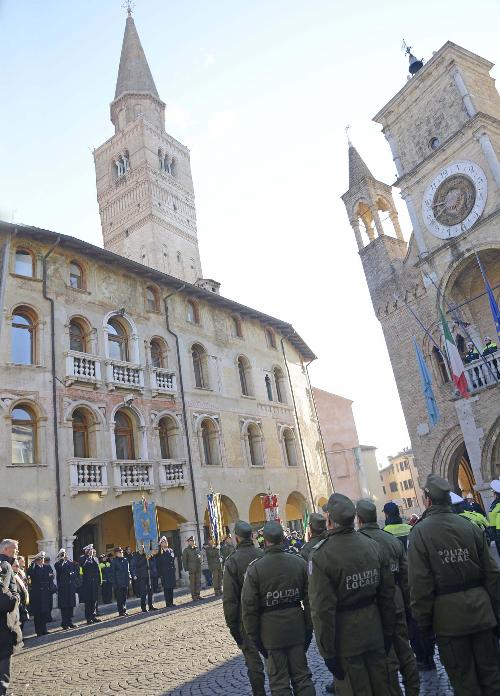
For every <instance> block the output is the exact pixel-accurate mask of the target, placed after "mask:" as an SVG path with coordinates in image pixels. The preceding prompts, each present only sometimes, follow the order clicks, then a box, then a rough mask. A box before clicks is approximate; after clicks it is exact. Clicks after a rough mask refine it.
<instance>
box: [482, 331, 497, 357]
mask: <svg viewBox="0 0 500 696" xmlns="http://www.w3.org/2000/svg"><path fill="white" fill-rule="evenodd" d="M497 350H498V346H497V344H496V343H495V342H494V341H492V340H491V338H490V337H489V336H485V337H484V349H483V355H491V354H492V353H496V352H497Z"/></svg>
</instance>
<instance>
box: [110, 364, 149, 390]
mask: <svg viewBox="0 0 500 696" xmlns="http://www.w3.org/2000/svg"><path fill="white" fill-rule="evenodd" d="M105 368H106V386H107V387H108V389H110V390H113V389H117V388H122V389H134V390H135V389H136V390H138V391H141V392H142V391H144V370H143V368H142V367H141V365H138V364H134V363H129V362H124V361H122V360H113V359H111V358H107V359H106V360H105Z"/></svg>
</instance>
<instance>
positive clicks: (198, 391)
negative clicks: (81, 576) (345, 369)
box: [0, 16, 331, 556]
mask: <svg viewBox="0 0 500 696" xmlns="http://www.w3.org/2000/svg"><path fill="white" fill-rule="evenodd" d="M163 113H164V104H163V102H161V100H160V99H159V97H158V94H157V92H156V88H155V86H154V82H153V78H152V76H151V72H150V70H149V67H148V65H147V61H146V58H145V55H144V51H143V50H142V47H141V45H140V41H139V37H138V35H137V31H136V29H135V26H134V22H133V19H132V17H130V16H129V17H128V19H127V25H126V30H125V36H124V42H123V48H122V55H121V60H120V68H119V75H118V81H117V91H116V95H115V99H114V101H113V102H112V104H111V118H112V121H113V123H114V125H115V130H116V133H115V135H114V136H113V137H112V138H111V139H110V140H109V141H107V143H105V144H104V145H103V146H102V147H100V148H98V149H97V150H96V151H95V164H96V179H97V192H98V202H99V207H100V212H101V220H102V228H103V237H104V247H105V248H104V249H101V248H98V247H95V246H93V245H91V244H88V243H87V242H84V241H81V240H78V239H76V238H74V237H71V236H68V235H64V234H57V233H55V232H52V231H48V230H43V229H39V228H36V227H29V226H26V225H13V224H8V223H0V306H1V307H2V313H1V315H0V412H1V415H2V417H1V418H0V442H1V443H2V447H1V448H0V471H1V477H2V482H3V485H2V489H1V491H0V513H1V519H2V535H3V536H10V537H14V538H19V539H20V541H21V550H22V552H23V553H25V554H27V555H30V554H33V553H35V552H36V551H37V550H38V549H43V550H45V551H47V552H48V554H49V555H50V556H53V555H54V553H55V551H56V549H57V548H58V547H59V546H61V545H62V546H64V547H65V548H66V549H67V550H68V553H69V555H70V556H71V555H72V554H73V552H75V553H78V552H79V551H80V549H81V548H82V546H83V545H85V544H86V543H89V542H93V543H94V544H95V546H96V547H97V548H98V549H99V550H100V551H105V550H106V549H108V548H110V547H113V546H114V545H116V544H122V545H126V544H130V545H133V544H134V535H133V525H132V514H131V504H132V502H133V501H135V500H140V499H141V497H142V496H144V497H145V498H146V500H148V501H154V502H155V503H156V505H157V509H158V524H159V531H160V532H161V533H165V534H166V535H167V536H168V537H170V539H171V542H172V544H173V546H174V548H175V549H176V551H177V552H178V554H179V553H180V549H181V547H182V546H183V545H184V543H185V539H186V538H187V537H188V536H190V535H191V534H193V533H194V534H195V536H197V537H198V539H199V540H203V536H204V534H205V533H206V529H207V524H208V517H207V510H206V508H207V505H206V503H207V499H206V496H207V493H208V492H209V491H210V490H213V491H215V492H217V493H221V494H222V510H223V520H224V524H225V525H226V526H227V527H228V528H229V529H231V528H232V525H233V524H234V522H235V521H236V519H238V518H239V517H241V518H244V519H249V520H250V521H251V522H252V523H253V524H255V525H257V524H259V523H261V522H262V521H263V520H264V512H263V507H262V496H263V495H264V494H266V493H268V492H269V491H272V492H273V493H276V494H278V496H279V502H280V508H281V516H282V518H283V519H284V520H286V521H288V522H293V521H294V520H295V521H297V520H301V519H302V517H303V514H304V511H305V509H306V508H308V509H309V510H312V509H316V508H317V506H318V505H319V504H320V502H322V501H323V500H324V499H325V498H327V497H328V495H329V494H330V493H331V487H330V485H329V481H328V478H327V475H326V473H327V472H326V461H325V456H324V451H323V449H322V446H321V438H320V434H319V431H318V427H317V419H316V415H315V412H314V402H313V399H312V395H311V388H310V384H309V378H308V374H307V364H308V363H309V362H310V361H311V360H313V359H314V358H315V356H314V354H313V353H312V351H311V349H310V348H309V347H308V346H307V345H306V344H305V343H304V341H303V340H302V339H301V338H300V337H299V336H298V335H297V333H296V332H295V330H294V329H293V327H292V326H290V325H289V324H287V323H286V322H283V321H281V320H279V319H276V318H273V317H270V316H268V315H266V314H264V313H262V312H260V311H258V310H255V309H251V308H248V307H245V306H242V305H240V304H238V303H236V302H234V301H232V300H229V299H226V298H224V297H222V296H221V295H220V294H219V284H218V283H216V282H215V281H212V280H210V279H203V278H202V276H201V264H200V259H199V252H198V245H197V237H196V225H195V214H194V198H193V186H192V180H191V175H190V169H189V153H188V151H187V149H186V148H185V147H184V146H183V145H181V144H180V143H178V142H177V141H175V140H174V139H173V138H171V136H169V135H168V134H167V133H166V132H165V130H164V122H163Z"/></svg>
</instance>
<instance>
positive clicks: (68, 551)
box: [58, 536, 76, 561]
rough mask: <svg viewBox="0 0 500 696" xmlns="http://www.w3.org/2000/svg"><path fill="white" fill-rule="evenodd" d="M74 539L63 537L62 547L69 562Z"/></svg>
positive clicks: (74, 537) (73, 537) (71, 556)
mask: <svg viewBox="0 0 500 696" xmlns="http://www.w3.org/2000/svg"><path fill="white" fill-rule="evenodd" d="M75 539H76V536H63V547H64V548H65V549H66V555H67V557H68V558H69V560H70V561H72V560H73V542H74V541H75ZM58 551H59V549H58Z"/></svg>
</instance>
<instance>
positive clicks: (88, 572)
mask: <svg viewBox="0 0 500 696" xmlns="http://www.w3.org/2000/svg"><path fill="white" fill-rule="evenodd" d="M79 564H80V575H81V576H82V585H81V587H80V588H79V590H78V596H79V598H80V601H81V602H97V597H98V592H99V586H100V584H101V582H102V577H101V569H100V568H99V561H98V560H97V558H96V557H95V556H87V555H84V556H80V560H79Z"/></svg>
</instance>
